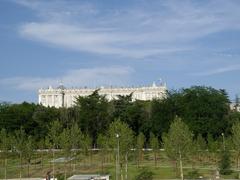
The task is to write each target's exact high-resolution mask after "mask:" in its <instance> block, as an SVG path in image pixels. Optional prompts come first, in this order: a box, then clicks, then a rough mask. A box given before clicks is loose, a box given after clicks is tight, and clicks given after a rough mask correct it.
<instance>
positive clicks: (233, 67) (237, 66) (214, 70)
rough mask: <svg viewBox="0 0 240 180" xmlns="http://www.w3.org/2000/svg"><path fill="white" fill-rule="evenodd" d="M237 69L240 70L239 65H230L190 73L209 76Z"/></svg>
mask: <svg viewBox="0 0 240 180" xmlns="http://www.w3.org/2000/svg"><path fill="white" fill-rule="evenodd" d="M238 70H240V65H231V66H227V67H220V68H217V69H212V70H208V71H204V72H197V73H192V74H191V75H195V76H211V75H216V74H222V73H227V72H232V71H238Z"/></svg>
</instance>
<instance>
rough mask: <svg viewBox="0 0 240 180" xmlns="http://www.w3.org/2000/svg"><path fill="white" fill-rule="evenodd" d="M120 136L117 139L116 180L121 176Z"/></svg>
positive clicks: (117, 135)
mask: <svg viewBox="0 0 240 180" xmlns="http://www.w3.org/2000/svg"><path fill="white" fill-rule="evenodd" d="M119 137H120V136H119V134H116V138H117V155H116V180H118V175H119Z"/></svg>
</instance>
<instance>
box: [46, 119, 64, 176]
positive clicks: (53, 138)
mask: <svg viewBox="0 0 240 180" xmlns="http://www.w3.org/2000/svg"><path fill="white" fill-rule="evenodd" d="M48 129H49V130H48V138H47V139H48V140H49V145H50V146H51V149H52V158H53V160H52V172H53V178H55V163H54V162H55V148H58V147H59V140H60V138H59V135H60V133H61V131H62V126H61V124H60V122H59V121H53V122H52V123H51V124H50V126H49V128H48Z"/></svg>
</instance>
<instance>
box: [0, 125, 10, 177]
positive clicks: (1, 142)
mask: <svg viewBox="0 0 240 180" xmlns="http://www.w3.org/2000/svg"><path fill="white" fill-rule="evenodd" d="M10 143H11V142H10V138H9V135H8V134H7V131H6V129H1V132H0V151H1V155H2V156H3V159H4V178H5V179H7V160H8V150H9V148H10Z"/></svg>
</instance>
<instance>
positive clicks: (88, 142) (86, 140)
mask: <svg viewBox="0 0 240 180" xmlns="http://www.w3.org/2000/svg"><path fill="white" fill-rule="evenodd" d="M91 148H92V139H91V137H90V136H89V135H88V134H84V135H83V139H82V150H83V155H84V156H85V157H84V164H85V159H86V158H87V157H88V155H89V151H90V161H91V162H90V163H92V149H91Z"/></svg>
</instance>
